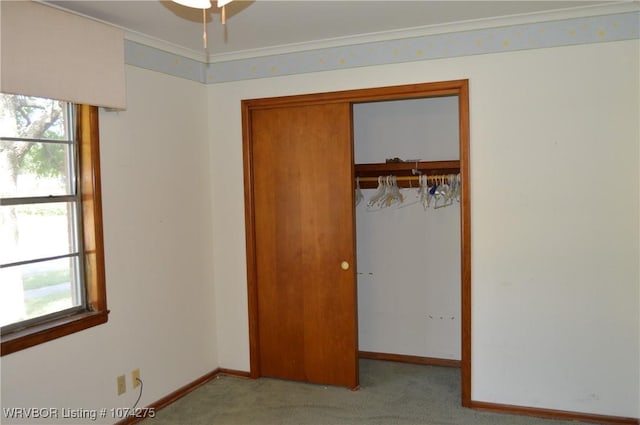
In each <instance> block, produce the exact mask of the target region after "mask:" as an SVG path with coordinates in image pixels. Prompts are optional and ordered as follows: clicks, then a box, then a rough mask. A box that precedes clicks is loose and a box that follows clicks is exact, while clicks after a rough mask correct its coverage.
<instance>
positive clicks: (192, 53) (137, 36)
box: [123, 28, 208, 64]
mask: <svg viewBox="0 0 640 425" xmlns="http://www.w3.org/2000/svg"><path fill="white" fill-rule="evenodd" d="M123 29H124V31H125V33H124V38H125V40H128V41H133V42H134V43H138V44H142V45H145V46H148V47H153V48H154V49H158V50H162V51H165V52H167V53H171V54H174V55H178V56H182V57H184V58H188V59H193V60H195V61H198V62H201V63H203V64H206V63H208V62H207V59H208V58H207V53H205V52H204V50H203V51H196V50H193V49H187V48H186V47H182V46H178V45H177V44H173V43H170V42H168V41H166V40H162V39H160V38H156V37H151V36H149V35H146V34H143V33H140V32H136V31H131V30H128V29H126V28H123Z"/></svg>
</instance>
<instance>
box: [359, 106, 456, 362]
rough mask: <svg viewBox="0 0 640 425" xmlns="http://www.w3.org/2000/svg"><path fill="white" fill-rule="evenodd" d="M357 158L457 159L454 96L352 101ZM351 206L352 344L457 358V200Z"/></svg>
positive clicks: (412, 197) (409, 199) (409, 192)
mask: <svg viewBox="0 0 640 425" xmlns="http://www.w3.org/2000/svg"><path fill="white" fill-rule="evenodd" d="M353 131H354V157H355V158H354V159H355V163H356V164H363V163H383V162H385V160H386V159H387V158H396V157H398V158H401V159H403V160H409V159H413V160H416V159H418V160H420V161H443V160H457V159H459V158H460V156H459V127H458V97H457V96H447V97H434V98H424V99H410V100H399V101H383V102H370V103H356V104H354V105H353ZM375 192H376V190H375V189H366V190H363V194H364V200H363V201H362V202H361V203H360V204H359V205H358V206H357V207H356V240H357V278H358V328H359V331H358V332H359V335H358V337H359V350H360V351H363V352H370V353H383V354H396V355H403V356H418V357H427V358H436V359H447V360H460V359H461V320H460V311H461V307H460V305H461V303H460V298H461V293H460V290H461V284H460V282H461V262H460V256H461V253H460V245H461V242H460V204H459V203H458V202H454V204H453V205H451V206H449V207H445V208H438V209H434V208H433V207H430V208H428V209H426V210H425V209H424V208H423V206H422V205H421V204H420V203H418V202H417V201H418V198H417V196H416V194H417V190H416V189H403V191H402V192H403V194H404V195H405V199H404V202H403V203H402V204H401V205H399V206H391V207H388V208H381V209H377V208H370V207H368V206H367V201H368V200H369V198H370V197H371V196H372V195H373V194H374V193H375Z"/></svg>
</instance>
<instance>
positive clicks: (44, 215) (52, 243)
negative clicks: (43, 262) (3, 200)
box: [0, 202, 77, 264]
mask: <svg viewBox="0 0 640 425" xmlns="http://www.w3.org/2000/svg"><path fill="white" fill-rule="evenodd" d="M74 207H75V203H74V202H53V203H48V204H29V205H18V206H2V207H0V213H1V214H2V222H1V224H2V236H3V237H2V241H1V242H0V248H1V249H0V255H1V257H0V264H7V263H13V262H18V261H27V260H34V259H38V258H43V257H53V256H57V255H64V254H69V253H72V252H76V251H77V248H76V243H75V242H74V241H75V235H76V231H75V220H74V216H75V211H74Z"/></svg>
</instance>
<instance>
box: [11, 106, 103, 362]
mask: <svg viewBox="0 0 640 425" xmlns="http://www.w3.org/2000/svg"><path fill="white" fill-rule="evenodd" d="M107 314H108V311H107V309H106V291H105V282H104V252H103V243H102V209H101V197H100V167H99V151H98V112H97V108H96V107H92V106H87V105H72V104H69V103H66V102H61V101H56V100H51V99H43V98H36V97H28V96H18V95H6V94H0V326H2V355H5V354H9V353H12V352H15V351H18V350H21V349H24V348H27V347H31V346H33V345H36V344H39V343H42V342H46V341H49V340H51V339H54V338H58V337H61V336H64V335H68V334H70V333H73V332H76V331H79V330H82V329H86V328H88V327H91V326H95V325H98V324H101V323H105V322H106V321H107Z"/></svg>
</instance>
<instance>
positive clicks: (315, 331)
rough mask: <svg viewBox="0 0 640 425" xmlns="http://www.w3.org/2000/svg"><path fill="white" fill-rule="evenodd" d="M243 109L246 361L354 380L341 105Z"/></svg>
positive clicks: (349, 215) (346, 131) (311, 376)
mask: <svg viewBox="0 0 640 425" xmlns="http://www.w3.org/2000/svg"><path fill="white" fill-rule="evenodd" d="M248 115H249V119H248V121H247V120H246V118H245V123H246V126H247V127H245V131H247V132H248V134H249V139H250V147H249V149H248V150H249V152H245V160H247V161H248V162H249V164H250V165H249V167H250V175H249V176H248V177H249V178H250V179H251V182H252V194H251V199H252V201H253V205H252V207H253V214H252V217H251V218H250V220H253V228H254V229H255V232H254V235H253V238H254V239H253V240H252V241H251V242H250V245H253V261H254V262H255V271H254V273H255V276H253V279H252V280H253V281H254V282H255V285H256V288H255V289H256V290H255V293H256V294H257V300H254V301H255V302H256V303H257V326H255V324H254V328H257V329H253V332H254V335H255V333H256V332H257V337H258V338H257V339H258V344H257V351H258V353H257V357H258V359H257V361H258V363H259V364H258V365H255V363H252V369H253V366H257V367H258V370H259V375H260V376H270V377H276V378H284V379H292V380H299V381H306V382H313V383H320V384H329V385H339V386H347V387H352V388H353V387H356V386H357V385H358V368H357V349H358V347H357V311H356V308H357V307H356V306H357V297H356V281H355V272H354V270H355V264H354V261H355V243H354V215H353V208H354V207H353V180H352V179H353V176H352V164H353V149H352V141H351V107H350V105H349V104H348V103H331V104H311V105H296V106H276V107H268V108H264V109H261V108H255V109H250V112H248ZM250 273H251V272H250ZM252 354H255V353H252ZM253 361H254V360H252V362H253Z"/></svg>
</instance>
